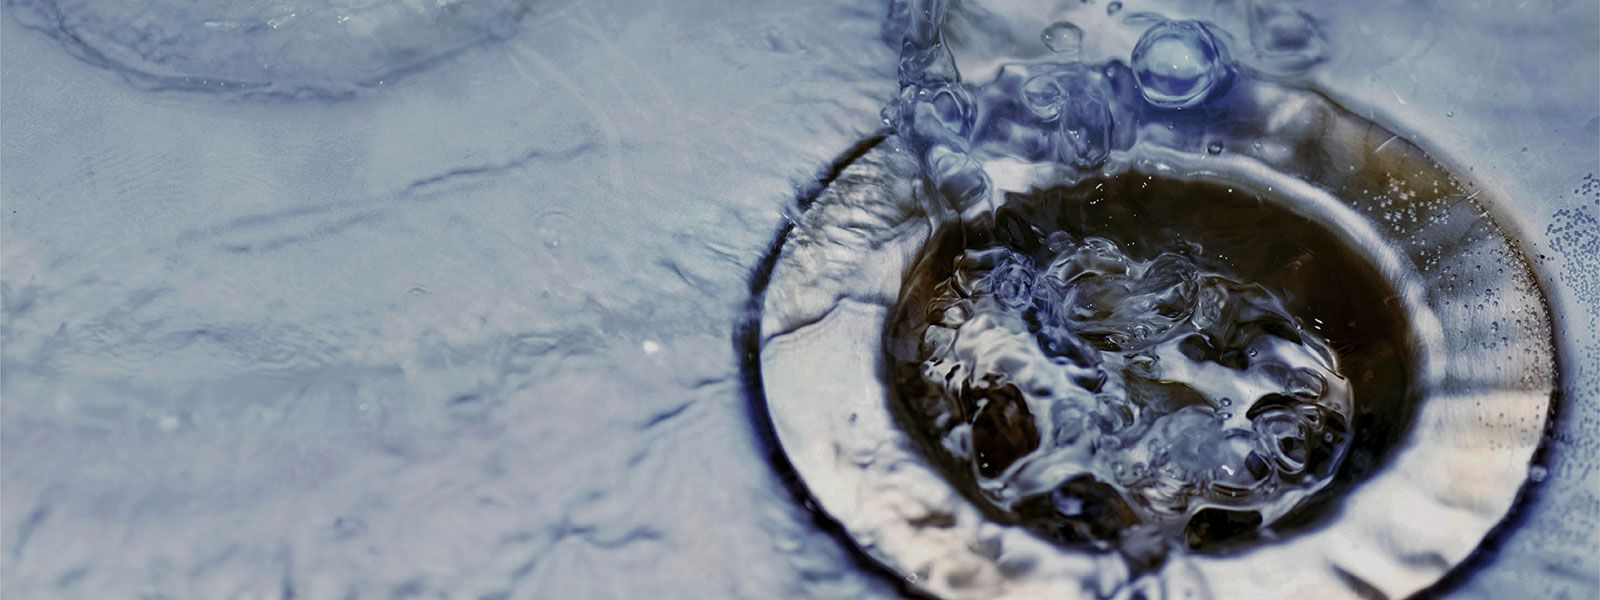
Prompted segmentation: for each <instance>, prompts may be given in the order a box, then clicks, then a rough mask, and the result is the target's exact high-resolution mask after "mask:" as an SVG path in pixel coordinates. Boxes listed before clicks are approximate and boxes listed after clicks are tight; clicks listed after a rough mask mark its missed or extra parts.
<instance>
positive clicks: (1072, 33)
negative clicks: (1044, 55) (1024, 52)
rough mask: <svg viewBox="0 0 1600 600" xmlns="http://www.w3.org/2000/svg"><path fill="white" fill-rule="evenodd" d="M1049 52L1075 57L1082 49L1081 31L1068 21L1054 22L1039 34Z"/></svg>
mask: <svg viewBox="0 0 1600 600" xmlns="http://www.w3.org/2000/svg"><path fill="white" fill-rule="evenodd" d="M1039 38H1040V39H1041V40H1044V45H1045V47H1046V48H1049V49H1050V51H1051V52H1055V53H1057V54H1066V55H1068V56H1076V55H1077V54H1078V52H1079V51H1080V50H1082V49H1083V30H1082V29H1080V28H1078V26H1077V25H1073V24H1072V23H1071V22H1070V21H1056V22H1055V23H1051V24H1050V26H1049V27H1046V28H1044V32H1043V33H1040V34H1039Z"/></svg>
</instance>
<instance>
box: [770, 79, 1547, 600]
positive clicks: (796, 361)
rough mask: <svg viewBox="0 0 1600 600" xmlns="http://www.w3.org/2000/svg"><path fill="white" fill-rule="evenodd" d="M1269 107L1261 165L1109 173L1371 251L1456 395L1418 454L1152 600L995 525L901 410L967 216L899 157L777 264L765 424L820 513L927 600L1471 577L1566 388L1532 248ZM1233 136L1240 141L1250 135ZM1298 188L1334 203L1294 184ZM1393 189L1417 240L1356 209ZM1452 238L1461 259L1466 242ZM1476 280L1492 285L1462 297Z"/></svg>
mask: <svg viewBox="0 0 1600 600" xmlns="http://www.w3.org/2000/svg"><path fill="white" fill-rule="evenodd" d="M1249 85H1250V86H1251V89H1248V90H1245V91H1244V92H1243V93H1248V94H1252V95H1253V96H1252V97H1255V98H1257V99H1259V100H1262V103H1261V105H1262V106H1273V107H1276V110H1262V111H1259V112H1257V113H1255V114H1254V115H1253V116H1254V117H1255V119H1256V120H1257V121H1258V123H1256V125H1258V126H1260V127H1259V128H1258V129H1259V136H1258V138H1257V139H1258V140H1259V142H1258V143H1255V144H1247V145H1246V147H1245V148H1243V149H1240V150H1239V151H1235V152H1230V153H1229V154H1228V155H1226V156H1222V157H1218V156H1207V155H1206V153H1205V152H1204V150H1203V148H1191V147H1183V146H1184V144H1183V143H1181V142H1179V143H1172V142H1173V140H1174V139H1176V136H1163V135H1162V134H1161V133H1160V132H1159V131H1157V132H1155V134H1154V135H1149V136H1142V137H1141V142H1140V143H1139V144H1138V145H1136V146H1135V147H1134V148H1133V150H1131V151H1129V152H1126V153H1122V154H1120V155H1118V156H1116V157H1114V160H1113V162H1112V164H1110V165H1108V166H1107V167H1106V169H1105V171H1106V172H1119V171H1133V172H1137V173H1143V174H1148V175H1151V176H1156V177H1183V178H1191V179H1205V180H1211V181H1215V182H1221V183H1226V184H1230V185H1233V186H1235V187H1243V188H1245V189H1249V190H1251V191H1253V192H1256V193H1258V194H1259V195H1261V196H1263V197H1267V198H1272V197H1293V198H1296V199H1297V200H1298V202H1296V203H1295V205H1296V206H1302V207H1313V210H1314V212H1315V213H1316V214H1314V215H1308V216H1313V217H1314V218H1316V219H1317V220H1319V221H1321V222H1323V223H1324V224H1327V225H1330V227H1329V229H1331V230H1333V231H1334V232H1336V233H1340V234H1341V235H1345V236H1348V238H1347V240H1346V241H1347V242H1350V243H1351V245H1352V247H1355V248H1361V249H1365V250H1368V252H1367V258H1368V259H1369V260H1370V261H1371V262H1372V263H1373V264H1374V265H1376V266H1378V267H1379V269H1380V271H1381V272H1382V273H1383V274H1384V275H1385V276H1386V277H1387V278H1388V279H1389V281H1390V282H1391V284H1395V285H1396V286H1397V289H1400V290H1402V292H1401V296H1402V301H1403V302H1404V303H1405V304H1406V305H1407V310H1406V312H1407V313H1408V317H1409V323H1410V326H1411V328H1412V331H1411V337H1412V338H1413V339H1414V340H1415V341H1416V342H1417V343H1418V348H1417V349H1416V350H1417V352H1416V353H1415V354H1416V355H1417V356H1418V357H1419V358H1420V359H1421V360H1420V366H1419V371H1420V372H1419V373H1417V374H1416V375H1415V376H1416V377H1418V378H1420V379H1421V380H1422V383H1423V386H1424V387H1425V388H1426V389H1431V390H1437V392H1436V393H1433V394H1431V395H1430V396H1429V397H1426V398H1423V399H1422V400H1421V401H1420V403H1419V405H1418V406H1417V408H1416V415H1415V417H1414V419H1415V422H1414V425H1413V427H1412V428H1411V431H1410V434H1409V435H1408V437H1407V438H1406V439H1404V440H1402V441H1401V442H1400V443H1399V445H1398V446H1397V447H1396V448H1394V449H1393V450H1392V451H1391V452H1390V455H1389V459H1388V461H1387V463H1386V464H1385V465H1383V466H1381V467H1379V468H1378V469H1377V470H1376V471H1375V472H1374V473H1372V474H1371V475H1370V476H1369V477H1368V479H1367V480H1366V481H1364V482H1362V483H1361V484H1359V485H1357V486H1355V487H1354V488H1352V489H1351V490H1349V491H1348V492H1347V493H1346V494H1345V495H1344V496H1343V498H1342V500H1340V501H1339V502H1338V503H1337V506H1336V507H1335V508H1333V509H1332V511H1333V512H1334V514H1331V515H1328V517H1327V518H1326V520H1325V524H1323V525H1319V526H1317V527H1315V528H1313V529H1311V530H1309V531H1305V532H1302V533H1298V534H1296V535H1294V536H1291V537H1289V538H1287V539H1284V540H1280V541H1276V542H1270V543H1263V544H1261V545H1258V546H1256V547H1253V548H1251V549H1249V550H1246V551H1243V552H1241V553H1238V554H1235V555H1230V556H1203V555H1202V556H1197V555H1182V556H1174V557H1173V560H1170V561H1168V563H1167V564H1166V566H1165V567H1163V568H1162V570H1161V571H1160V572H1159V573H1158V574H1157V575H1156V576H1155V577H1150V578H1144V579H1141V580H1140V581H1139V582H1137V584H1136V586H1134V587H1129V586H1125V585H1124V584H1125V583H1126V579H1127V577H1128V574H1127V572H1126V568H1125V567H1124V566H1123V565H1122V563H1121V561H1120V559H1118V558H1116V557H1115V556H1113V555H1104V554H1090V553H1087V552H1076V551H1067V550H1063V549H1061V548H1059V547H1057V546H1054V545H1052V544H1050V543H1048V542H1045V541H1043V540H1040V539H1038V538H1036V537H1034V536H1033V535H1032V534H1030V533H1028V532H1027V531H1025V530H1023V529H1022V528H1021V527H1017V526H1008V525H1002V524H997V523H994V522H992V521H990V520H988V519H987V518H986V517H985V516H984V515H983V514H982V512H981V511H980V510H979V509H978V508H977V507H976V506H974V505H972V504H971V503H970V502H969V501H968V500H966V499H965V498H964V497H962V496H961V495H960V494H959V493H958V492H957V491H956V490H955V489H954V488H953V487H952V486H951V485H950V484H948V483H947V482H946V480H945V478H944V476H943V475H942V474H940V473H939V472H938V470H937V469H936V468H934V467H933V466H932V465H931V464H930V463H929V462H928V461H927V460H926V459H925V457H924V456H923V455H922V454H921V453H920V450H919V449H918V447H917V446H916V444H915V442H914V440H913V439H912V438H911V436H909V435H908V434H907V433H906V432H903V431H901V430H900V429H899V428H898V427H897V425H896V424H895V423H894V420H893V417H892V415H891V413H890V411H889V406H890V404H889V397H888V390H887V388H886V387H885V386H884V384H883V378H882V375H881V373H882V371H883V368H884V367H883V364H882V351H881V335H882V332H883V331H884V329H885V319H886V318H887V316H888V314H889V309H890V307H891V306H892V305H893V304H894V302H895V301H896V298H897V295H898V292H899V287H900V285H901V282H902V280H903V277H904V275H905V273H906V272H907V271H908V270H909V267H910V264H911V261H912V260H913V259H914V258H915V256H916V255H917V253H918V252H919V251H920V250H921V247H922V245H923V244H924V243H925V242H926V241H927V239H928V236H929V235H930V234H931V233H932V232H933V231H934V229H935V228H936V227H938V226H939V225H940V224H941V223H942V222H944V221H945V220H948V219H952V218H954V215H953V214H952V213H951V211H949V210H948V209H946V208H944V207H943V206H942V204H941V203H940V202H942V201H940V202H934V201H932V200H930V199H928V198H926V197H924V196H923V195H921V193H920V189H919V188H920V186H918V185H916V184H915V181H916V177H917V175H916V174H917V169H916V164H915V161H914V159H912V158H911V156H910V154H909V153H908V152H907V151H906V150H905V149H904V148H903V147H901V146H900V145H899V144H898V143H897V142H896V141H894V140H893V139H891V140H889V141H887V142H885V143H884V144H882V145H880V146H879V147H878V148H876V149H874V150H872V151H870V152H868V153H867V154H866V155H864V156H862V157H861V159H860V160H858V161H856V162H855V163H854V164H853V165H852V166H850V167H849V168H847V169H845V170H844V171H843V172H842V173H841V176H840V177H839V178H838V179H837V180H836V181H835V182H834V183H833V185H832V186H830V188H829V189H828V190H826V191H825V192H824V193H823V194H822V195H821V196H820V197H819V198H818V199H817V201H816V202H815V203H814V204H813V205H812V206H811V207H810V208H809V210H808V211H807V212H806V213H804V214H803V215H802V216H801V218H800V219H799V222H798V223H797V224H796V226H795V228H794V229H793V231H791V232H790V233H789V234H788V235H787V237H786V238H785V239H784V241H783V243H782V244H781V246H780V248H779V249H778V252H779V254H778V256H777V258H776V262H775V264H774V268H773V272H772V276H771V279H770V283H769V285H768V286H767V288H766V290H765V295H764V296H763V297H762V298H761V304H760V307H761V316H760V326H759V339H760V346H761V350H760V356H759V366H760V370H761V379H762V382H763V386H762V389H761V392H762V393H763V395H764V397H765V405H766V407H767V411H768V415H767V416H768V417H769V418H770V419H771V423H772V426H773V429H774V431H775V433H776V435H777V441H778V443H779V445H780V446H781V448H782V450H783V451H784V453H785V454H786V455H787V457H788V460H789V461H790V463H791V464H792V466H793V468H794V470H795V471H796V473H797V474H798V475H799V477H800V479H801V480H802V481H803V482H804V485H805V487H806V489H807V492H808V493H809V494H810V496H811V497H812V499H813V500H815V502H816V503H817V505H818V506H819V507H820V509H821V510H822V511H823V512H825V513H826V514H827V515H828V516H829V517H830V518H832V519H834V520H835V521H837V522H838V523H839V524H840V526H841V527H842V529H843V530H844V531H845V532H846V534H847V535H848V536H849V537H850V538H851V540H852V542H853V543H854V544H855V545H856V546H858V547H859V548H861V549H862V550H863V551H864V552H865V553H866V554H867V555H869V556H871V557H872V558H873V559H874V560H876V561H877V562H879V563H881V564H882V565H883V566H884V567H885V568H887V569H888V570H889V571H891V572H893V573H895V574H898V575H899V576H901V577H904V578H905V579H906V581H908V582H909V584H910V585H911V586H912V587H913V588H916V589H918V590H921V591H924V592H927V593H931V594H934V595H937V596H940V597H945V598H968V597H984V598H1034V597H1042V596H1047V595H1048V596H1052V597H1079V596H1088V595H1105V594H1110V593H1114V592H1120V593H1131V592H1132V591H1133V590H1134V589H1137V588H1138V587H1141V586H1156V587H1159V588H1162V591H1164V592H1166V593H1168V594H1177V595H1182V594H1183V593H1184V592H1186V591H1187V592H1193V593H1194V594H1195V596H1194V597H1221V598H1256V597H1263V598H1264V597H1283V596H1285V595H1288V596H1310V595H1316V596H1328V595H1334V596H1360V595H1367V594H1371V593H1372V592H1378V593H1381V594H1383V595H1387V596H1406V595H1410V594H1413V593H1416V592H1417V591H1419V590H1422V589H1425V588H1426V587H1428V586H1429V585H1432V584H1433V583H1434V582H1435V581H1437V580H1439V578H1441V577H1442V576H1443V575H1444V574H1445V573H1447V572H1448V571H1449V570H1450V569H1451V568H1453V567H1454V566H1455V565H1457V564H1459V563H1460V562H1462V561H1463V560H1465V559H1466V558H1467V557H1468V555H1470V554H1471V553H1472V551H1473V550H1474V548H1476V547H1477V546H1478V545H1479V543H1480V542H1481V541H1482V540H1483V539H1484V537H1485V535H1487V534H1488V533H1489V531H1490V530H1491V529H1492V528H1493V527H1494V526H1495V525H1496V524H1497V523H1499V522H1500V521H1501V519H1503V518H1504V516H1505V515H1506V514H1507V512H1508V511H1509V509H1510V508H1511V506H1512V505H1513V503H1514V502H1515V500H1516V498H1517V495H1518V493H1519V492H1520V490H1521V488H1522V485H1523V482H1524V481H1525V480H1526V479H1527V477H1528V470H1529V463H1530V460H1531V458H1532V456H1533V453H1534V452H1535V450H1536V449H1537V448H1538V446H1539V442H1540V439H1541V437H1542V431H1543V428H1544V425H1545V421H1546V419H1547V416H1548V414H1549V411H1550V408H1551V401H1552V394H1553V391H1554V389H1555V373H1554V353H1553V350H1552V349H1551V341H1550V330H1549V322H1550V321H1549V315H1548V312H1547V309H1546V308H1545V303H1544V300H1543V297H1542V295H1541V294H1540V292H1539V290H1538V288H1537V286H1536V285H1535V284H1534V281H1533V277H1532V274H1531V272H1530V271H1529V270H1528V269H1527V266H1526V262H1525V261H1524V260H1523V259H1522V257H1521V255H1520V253H1519V252H1518V251H1517V249H1516V247H1515V246H1514V244H1513V243H1511V242H1510V241H1509V240H1507V239H1506V238H1505V237H1504V235H1503V233H1500V230H1499V228H1498V227H1497V226H1495V225H1494V223H1493V222H1492V221H1490V220H1489V218H1488V216H1487V212H1486V211H1484V210H1482V208H1481V207H1482V205H1483V203H1487V202H1492V199H1489V198H1484V197H1483V196H1482V194H1481V193H1480V192H1475V191H1471V190H1469V189H1468V188H1465V187H1462V186H1460V185H1459V184H1458V183H1456V182H1455V181H1454V180H1453V179H1452V178H1451V177H1450V174H1449V173H1448V172H1446V171H1445V170H1443V169H1442V168H1440V167H1439V166H1437V165H1436V164H1434V163H1433V162H1432V161H1431V160H1430V159H1428V158H1427V157H1426V155H1425V154H1423V153H1422V152H1421V150H1420V149H1418V148H1417V147H1416V146H1414V145H1411V144H1409V143H1407V142H1405V141H1404V140H1400V139H1398V137H1397V136H1394V135H1393V134H1389V133H1388V132H1386V131H1384V130H1382V128H1379V127H1377V126H1376V125H1372V124H1371V123H1369V122H1366V121H1362V120H1360V119H1357V118H1355V117H1354V116H1352V115H1349V114H1348V113H1346V112H1344V111H1342V110H1340V109H1338V108H1337V107H1335V106H1332V105H1331V104H1330V103H1328V102H1327V101H1326V100H1324V99H1322V98H1321V97H1320V96H1315V95H1313V94H1308V93H1305V92H1300V91H1296V90H1287V89H1283V88H1278V87H1276V86H1272V85H1270V84H1262V83H1251V84H1249ZM1222 126H1224V127H1235V128H1239V127H1241V125H1240V123H1239V121H1238V120H1236V121H1235V122H1234V123H1232V124H1226V123H1224V124H1223V125H1222ZM1307 127H1315V128H1317V129H1318V130H1320V131H1321V132H1322V133H1323V137H1322V139H1320V140H1319V143H1317V144H1305V143H1303V142H1304V138H1303V137H1297V136H1296V135H1295V134H1296V131H1297V130H1298V129H1304V128H1307ZM1245 129H1248V128H1245ZM1233 133H1234V134H1236V135H1235V136H1234V137H1235V139H1238V138H1246V137H1247V136H1244V135H1237V134H1239V133H1240V132H1237V131H1236V132H1233ZM1204 138H1205V136H1195V137H1193V138H1192V139H1197V140H1203V139H1204ZM1285 140H1287V141H1285ZM1308 153H1321V154H1322V156H1308V155H1307V154H1308ZM1311 158H1318V159H1320V160H1321V161H1336V164H1348V165H1352V166H1353V167H1358V168H1350V169H1345V170H1341V169H1337V168H1323V169H1321V170H1308V169H1304V168H1303V166H1304V165H1311V164H1319V163H1313V162H1310V160H1309V159H1311ZM1341 159H1343V160H1342V163H1338V162H1337V161H1340V160H1341ZM1022 170H1024V171H1026V169H1022ZM1296 170H1299V172H1298V173H1296V174H1297V175H1300V176H1302V177H1307V179H1310V180H1311V181H1312V182H1315V185H1313V184H1312V183H1307V182H1306V181H1304V180H1301V179H1299V178H1297V177H1295V176H1291V175H1289V174H1286V173H1285V171H1289V172H1293V171H1296ZM997 175H998V176H996V177H994V179H995V181H996V182H997V183H996V186H997V188H999V189H1000V190H1002V191H1006V190H1009V191H1025V188H1024V187H1020V186H1025V185H1027V182H1029V181H1033V180H1037V178H1036V177H1033V176H1017V174H1016V173H1012V174H1011V175H1010V176H1008V175H1006V174H997ZM1441 182H1442V183H1441ZM1378 184H1382V185H1384V186H1386V187H1387V188H1389V189H1388V191H1389V192H1391V193H1390V194H1389V196H1385V197H1389V198H1390V203H1391V204H1392V202H1393V198H1392V196H1394V195H1396V194H1402V195H1403V194H1404V193H1405V192H1410V193H1411V194H1412V195H1411V196H1410V197H1409V200H1408V201H1407V202H1406V203H1404V206H1402V207H1398V208H1396V207H1394V206H1388V207H1387V210H1399V211H1401V212H1403V213H1404V214H1406V215H1407V218H1405V219H1395V220H1390V221H1387V222H1386V221H1385V220H1383V219H1377V218H1374V217H1375V215H1376V213H1375V212H1374V211H1376V210H1377V209H1379V208H1383V207H1379V206H1377V204H1378V203H1379V202H1380V200H1378V199H1376V198H1377V196H1368V197H1363V196H1362V194H1360V193H1358V190H1360V189H1362V188H1363V187H1370V186H1374V185H1378ZM1441 186H1442V187H1441ZM1395 190H1399V191H1398V192H1396V191H1395ZM1419 190H1421V191H1424V192H1430V193H1418V191H1419ZM1380 191H1381V190H1380ZM1302 212H1303V211H1302ZM1363 213H1366V214H1365V215H1364V214H1363ZM1451 232H1459V233H1461V237H1458V238H1454V239H1450V238H1448V237H1447V236H1448V235H1449V234H1450V233H1451ZM1472 232H1478V234H1479V235H1476V236H1474V235H1473V233H1472ZM1484 232H1489V233H1484ZM1441 237H1445V238H1446V239H1434V238H1441ZM1485 267H1488V268H1485ZM1462 273H1478V274H1479V275H1478V276H1476V277H1475V278H1473V279H1472V280H1471V282H1470V283H1466V282H1463V279H1464V278H1463V277H1462V276H1461V274H1462ZM1486 297H1492V298H1494V299H1495V300H1496V301H1497V302H1498V303H1499V304H1498V305H1495V306H1494V307H1493V308H1482V309H1480V308H1476V305H1475V303H1474V300H1482V299H1484V298H1486ZM1485 306H1486V307H1488V306H1490V305H1488V304H1486V305H1485ZM1501 320H1504V322H1505V323H1506V324H1505V326H1504V327H1500V326H1499V325H1496V326H1495V331H1496V332H1497V333H1498V334H1500V335H1499V336H1498V337H1499V338H1503V339H1497V340H1492V341H1495V342H1496V343H1494V344H1482V343H1481V342H1483V338H1484V336H1485V335H1486V334H1487V333H1488V332H1489V325H1487V324H1488V323H1497V324H1498V323H1500V322H1501ZM1512 323H1515V326H1513V324H1512ZM1445 523H1447V524H1449V525H1448V526H1445V527H1441V526H1439V524H1445ZM1262 574H1272V576H1270V577H1266V576H1263V575H1262Z"/></svg>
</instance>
